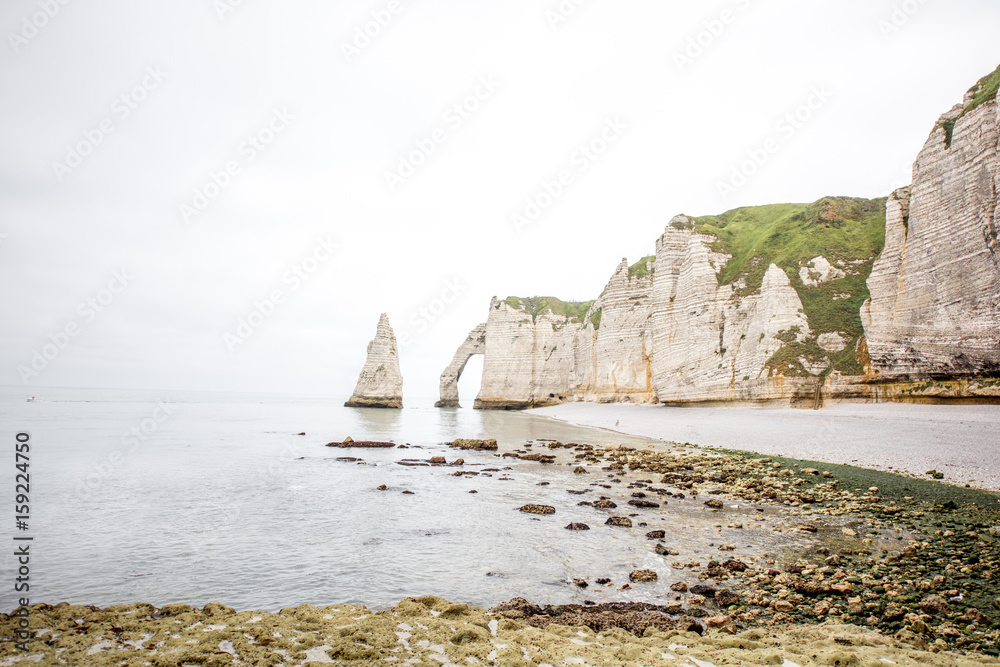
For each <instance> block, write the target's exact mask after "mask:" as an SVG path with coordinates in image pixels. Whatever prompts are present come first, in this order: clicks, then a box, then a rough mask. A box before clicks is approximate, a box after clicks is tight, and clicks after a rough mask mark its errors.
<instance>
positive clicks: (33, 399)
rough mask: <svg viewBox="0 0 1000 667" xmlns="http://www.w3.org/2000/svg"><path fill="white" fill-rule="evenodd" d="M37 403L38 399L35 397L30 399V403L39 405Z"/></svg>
mask: <svg viewBox="0 0 1000 667" xmlns="http://www.w3.org/2000/svg"><path fill="white" fill-rule="evenodd" d="M37 402H38V399H37V398H35V397H34V396H32V397H31V398H29V399H28V403H37Z"/></svg>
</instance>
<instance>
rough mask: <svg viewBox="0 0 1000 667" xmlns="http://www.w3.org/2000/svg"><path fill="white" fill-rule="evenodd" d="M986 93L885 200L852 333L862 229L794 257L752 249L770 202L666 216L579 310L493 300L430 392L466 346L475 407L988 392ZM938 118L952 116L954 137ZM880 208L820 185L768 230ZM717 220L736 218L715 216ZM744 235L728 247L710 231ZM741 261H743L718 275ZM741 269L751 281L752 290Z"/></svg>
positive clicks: (865, 215) (996, 326) (994, 197)
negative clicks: (701, 217) (638, 256)
mask: <svg viewBox="0 0 1000 667" xmlns="http://www.w3.org/2000/svg"><path fill="white" fill-rule="evenodd" d="M982 97H983V96H982V95H980V96H979V97H978V98H977V102H981V104H980V105H979V106H978V107H974V108H973V107H972V106H970V105H969V102H970V101H971V99H972V98H971V96H967V98H966V100H965V104H966V106H958V107H956V108H955V109H953V110H952V111H950V112H949V113H948V114H945V116H943V117H942V119H941V121H939V126H938V127H937V128H936V129H935V130H934V132H933V133H932V134H931V136H930V138H929V139H928V141H927V143H926V145H925V146H924V149H923V150H922V151H921V153H920V156H919V157H918V159H917V162H916V164H915V165H914V182H913V185H912V186H911V187H909V188H902V189H900V190H897V191H896V192H894V193H892V195H891V196H890V197H889V198H888V200H887V203H886V206H885V213H886V230H885V232H886V233H885V244H884V248H883V251H882V253H881V255H880V256H879V257H878V259H877V260H876V261H875V262H874V267H873V269H872V270H871V272H870V274H869V275H868V277H867V286H868V290H869V292H870V298H869V299H868V301H866V302H865V303H864V305H863V306H862V308H861V312H860V324H861V326H862V327H863V329H864V336H860V337H859V334H860V329H859V327H858V321H857V319H854V315H855V314H857V311H856V310H853V307H850V305H849V304H850V302H845V300H846V299H860V298H861V297H862V296H863V294H864V291H863V288H862V287H861V285H860V282H861V277H863V275H864V274H863V273H862V271H863V270H864V268H863V267H867V266H868V265H869V264H868V263H869V262H871V261H872V256H871V253H873V252H874V251H875V249H876V248H877V242H876V241H874V240H872V241H871V242H870V243H869V244H868V245H864V244H860V245H859V246H858V247H860V248H868V250H867V251H865V252H868V253H869V254H868V255H867V256H865V255H864V252H862V251H859V250H857V249H854V250H852V251H850V252H847V251H844V250H843V249H842V248H838V247H831V248H829V251H828V249H827V247H826V246H819V245H818V243H814V244H813V245H811V246H809V248H810V250H809V252H808V254H804V255H803V256H801V257H796V258H787V257H785V258H782V255H781V253H780V252H778V253H777V254H775V251H774V249H773V244H772V247H771V248H770V249H766V250H762V251H761V254H759V255H754V254H753V252H755V251H756V248H755V247H753V246H750V248H751V250H750V251H749V256H748V251H747V245H746V239H747V237H748V236H747V235H748V234H749V235H750V237H751V238H753V239H756V238H757V236H756V235H757V234H758V233H763V232H764V231H766V229H764V230H759V228H758V227H753V226H751V227H750V228H749V232H747V227H746V225H747V220H748V219H749V220H750V222H751V223H752V224H756V222H757V221H758V220H765V222H764V223H762V224H765V225H766V224H770V223H767V222H766V220H772V221H774V220H776V219H775V218H766V217H765V218H754V217H753V216H750V217H749V218H747V217H742V218H740V217H739V216H736V217H732V216H730V217H725V216H712V218H713V219H714V220H715V221H716V222H713V223H711V224H705V223H704V221H703V222H702V224H698V223H696V221H695V220H693V219H691V218H688V217H686V216H677V217H675V218H674V219H673V220H671V222H670V224H669V225H668V226H667V228H666V230H665V231H664V233H663V235H662V236H661V237H660V238H659V239H658V240H657V242H656V255H655V259H654V261H652V262H650V263H648V264H647V263H645V262H643V263H641V264H640V265H638V266H633V267H631V268H630V267H629V266H628V263H627V262H625V261H623V262H622V264H620V265H619V266H618V268H617V270H616V271H615V273H614V275H613V276H612V277H611V280H610V281H609V282H608V284H607V287H606V288H605V290H604V292H603V293H602V295H601V296H600V297H599V298H598V299H597V300H596V301H595V302H593V304H592V306H591V307H590V310H589V311H588V312H587V313H586V314H583V313H582V312H581V311H582V309H583V308H585V307H586V304H562V302H558V303H554V307H555V310H558V311H560V313H562V314H558V313H555V312H553V310H552V308H547V307H542V306H544V305H545V304H550V305H552V304H553V302H554V300H551V299H535V300H523V299H521V300H518V299H510V300H508V301H506V302H505V301H500V300H498V299H493V302H492V304H491V307H490V315H489V318H488V320H487V322H486V324H485V328H484V329H482V334H481V340H480V339H477V341H478V342H476V341H473V342H470V341H469V340H467V341H466V343H465V344H464V345H463V348H462V349H460V350H459V353H458V354H456V357H455V359H454V360H453V362H452V366H449V369H448V370H446V371H445V374H444V375H443V376H442V403H443V404H450V403H449V402H450V401H454V402H455V403H457V389H454V387H455V383H457V375H458V373H460V372H461V368H463V367H464V364H465V361H466V360H467V359H468V356H469V355H470V354H476V353H480V352H481V353H482V354H484V355H485V362H484V369H483V384H482V388H481V391H480V394H479V397H478V398H477V399H476V407H479V408H522V407H531V406H536V405H545V404H550V403H556V402H560V401H566V400H587V401H630V402H664V403H688V402H708V401H756V402H763V401H769V402H770V401H774V402H781V403H785V404H792V405H807V406H809V407H812V406H813V405H819V404H820V403H821V400H822V399H823V398H832V399H835V400H874V401H879V400H921V401H923V400H939V399H951V398H961V399H968V398H971V399H974V400H979V399H982V400H992V401H995V400H997V399H998V398H1000V380H997V379H996V378H998V377H1000V237H998V227H1000V103H998V102H997V101H996V99H995V98H994V99H992V100H987V101H985V102H983V101H982V99H981V98H982ZM945 127H952V129H953V131H952V133H951V135H950V145H949V143H948V140H947V137H946V135H947V130H946V129H944V128H945ZM858 201H861V202H862V204H863V205H862V206H860V207H859V206H858V205H857V202H858ZM762 208H765V207H762ZM817 211H818V213H817ZM851 211H857V213H851ZM845 212H846V213H845ZM848 213H849V214H850V215H848ZM876 213H879V214H880V213H881V202H877V201H866V200H851V199H850V198H824V199H823V200H820V201H819V202H816V203H814V204H812V205H810V207H806V208H805V210H802V211H800V212H798V213H796V214H794V217H791V218H781V219H777V220H779V222H781V224H783V225H785V226H784V227H782V228H781V229H779V230H777V231H774V232H770V233H772V234H776V233H779V232H780V233H791V234H794V233H799V234H809V233H812V232H813V230H814V229H815V230H816V231H819V232H821V231H822V228H820V227H815V228H811V227H808V225H827V224H830V225H834V228H836V229H839V228H840V227H839V225H843V224H845V222H847V223H849V224H858V225H859V229H861V228H862V227H861V226H862V225H870V224H872V223H871V220H872V216H873V215H875V214H876ZM852 215H853V216H854V217H851V216H852ZM810 216H813V217H810ZM858 216H860V217H858ZM789 221H791V222H792V223H794V225H800V226H794V225H788V224H786V223H788V222H789ZM731 222H735V223H736V224H741V225H743V228H742V231H740V228H739V227H737V228H736V231H730V230H732V228H730V230H725V231H723V228H724V227H725V225H726V224H729V223H731ZM716 223H718V225H719V226H718V227H713V225H715V224H716ZM774 224H778V223H777V222H775V223H774ZM697 229H702V230H705V229H716V230H720V231H719V233H720V234H721V235H720V236H719V237H716V236H713V235H711V234H708V233H700V232H698V231H696V230H697ZM772 229H774V228H772ZM740 233H742V234H743V236H742V237H740V238H742V239H743V243H744V245H742V246H741V245H740V243H738V242H732V241H731V239H730V240H729V241H724V239H723V238H722V235H735V234H740ZM859 233H861V232H859ZM865 233H868V234H869V235H870V227H869V228H868V231H867V232H865ZM761 238H763V237H761ZM770 238H776V237H774V236H771V237H769V239H770ZM778 238H780V237H778ZM799 238H801V236H800V237H799ZM814 238H823V239H825V238H827V237H814ZM834 238H836V237H834ZM859 238H861V239H862V240H864V239H868V238H870V236H864V237H859ZM754 242H756V241H754ZM727 243H731V245H728V246H727V245H726V244H727ZM831 245H832V246H837V243H836V241H834V242H832V243H831ZM719 247H732V248H734V250H733V252H734V253H735V254H736V255H737V257H738V260H735V261H738V262H739V263H737V264H734V266H733V267H730V269H729V270H728V271H727V269H726V266H727V263H728V262H730V261H731V260H732V258H731V257H730V256H729V255H726V254H722V253H720V252H719V251H718V250H717V249H718V248H719ZM791 247H792V248H793V250H792V252H794V246H791ZM819 251H823V253H825V254H826V255H827V256H824V255H823V254H815V253H817V252H819ZM768 252H770V253H771V254H766V253H768ZM852 252H853V253H856V254H851V253H852ZM838 253H839V254H838ZM814 254H815V256H813V257H812V258H811V259H807V258H808V257H810V256H811V255H814ZM762 257H775V258H776V259H775V261H779V262H781V263H782V266H784V268H781V267H779V266H777V265H775V264H769V265H768V264H766V262H767V261H770V260H762V259H761V258H762ZM827 257H832V258H833V261H831V260H830V259H828V258H827ZM754 262H759V263H757V264H754ZM765 266H766V270H765ZM737 267H738V268H739V270H740V272H741V275H736V276H733V275H729V274H730V273H733V272H735V269H736V268H737ZM724 271H726V273H723V272H724ZM761 275H762V278H761ZM723 276H725V278H723ZM752 276H756V277H757V280H760V286H759V288H757V289H748V279H750V278H751V277H752ZM722 280H727V281H730V282H726V283H722ZM831 281H837V282H836V283H834V285H836V286H834V285H828V284H827V283H829V282H831ZM751 286H753V285H751ZM800 293H801V294H802V298H804V299H806V302H807V304H808V305H809V308H810V313H811V315H812V316H814V322H813V324H814V327H812V328H811V327H810V324H809V321H808V319H807V316H806V313H805V309H804V307H803V303H802V299H801V298H800V296H799V295H800ZM854 303H855V304H857V301H855V302H854ZM567 306H570V308H567ZM855 307H856V306H855ZM566 313H571V316H568V315H567V314H566ZM478 330H479V328H477V330H474V333H475V332H476V331H478ZM477 335H478V334H477ZM471 338H472V336H471V335H470V339H471ZM925 380H935V382H933V383H927V382H925Z"/></svg>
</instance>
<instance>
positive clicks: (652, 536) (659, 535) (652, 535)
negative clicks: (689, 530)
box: [646, 530, 667, 540]
mask: <svg viewBox="0 0 1000 667" xmlns="http://www.w3.org/2000/svg"><path fill="white" fill-rule="evenodd" d="M666 535H667V533H666V532H665V531H662V530H651V531H649V532H648V533H646V539H647V540H662V539H663V538H664V537H666Z"/></svg>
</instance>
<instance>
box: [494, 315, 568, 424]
mask: <svg viewBox="0 0 1000 667" xmlns="http://www.w3.org/2000/svg"><path fill="white" fill-rule="evenodd" d="M578 328H579V323H578V322H567V321H566V317H564V316H558V315H555V314H553V313H552V312H551V311H549V310H544V311H543V312H540V313H538V314H537V315H534V316H533V315H532V313H531V312H529V310H528V306H527V305H525V306H524V307H515V306H513V305H511V304H509V303H507V302H506V301H500V300H499V299H496V298H494V299H493V301H492V303H491V304H490V314H489V317H488V318H487V320H486V340H485V344H484V355H485V359H484V361H483V384H482V386H481V388H480V391H479V396H478V398H476V403H475V407H477V408H523V407H532V406H537V405H548V404H551V403H558V402H561V401H563V400H565V399H566V397H567V395H568V393H569V391H570V387H573V386H575V379H576V375H575V348H574V343H575V339H576V332H577V330H578Z"/></svg>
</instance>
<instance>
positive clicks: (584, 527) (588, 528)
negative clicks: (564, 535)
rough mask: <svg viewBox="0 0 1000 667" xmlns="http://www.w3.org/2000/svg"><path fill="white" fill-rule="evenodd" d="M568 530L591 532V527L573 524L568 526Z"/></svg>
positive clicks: (583, 524)
mask: <svg viewBox="0 0 1000 667" xmlns="http://www.w3.org/2000/svg"><path fill="white" fill-rule="evenodd" d="M566 530H590V526H588V525H587V524H585V523H571V524H569V525H568V526H566Z"/></svg>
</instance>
